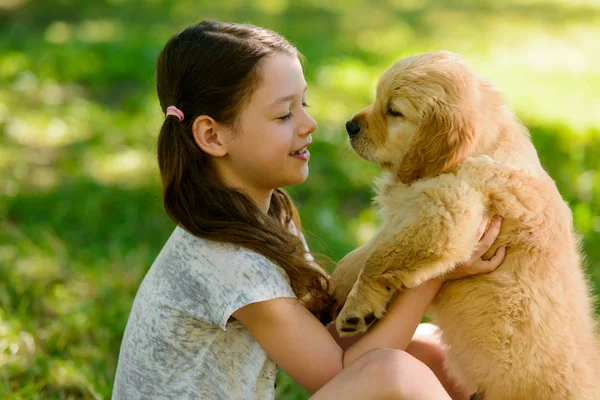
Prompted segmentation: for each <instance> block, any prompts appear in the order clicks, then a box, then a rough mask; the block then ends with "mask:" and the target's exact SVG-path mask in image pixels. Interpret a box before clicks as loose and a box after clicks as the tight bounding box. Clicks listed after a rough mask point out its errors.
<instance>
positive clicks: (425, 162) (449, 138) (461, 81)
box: [346, 51, 483, 183]
mask: <svg viewBox="0 0 600 400" xmlns="http://www.w3.org/2000/svg"><path fill="white" fill-rule="evenodd" d="M480 87H482V85H481V84H480V80H479V78H478V77H477V76H476V75H475V74H474V73H473V72H472V71H471V69H470V68H469V67H468V66H467V65H466V64H465V63H464V62H463V61H462V60H461V59H460V58H459V57H458V56H457V55H455V54H452V53H450V52H446V51H439V52H433V53H426V54H423V55H420V56H414V57H409V58H406V59H403V60H401V61H399V62H397V63H396V64H394V65H393V66H391V67H390V68H389V69H388V70H387V71H386V72H385V73H384V74H383V75H382V77H381V79H380V80H379V83H378V85H377V94H376V99H375V102H374V103H373V104H371V105H369V106H368V107H366V108H365V109H363V110H362V111H360V112H358V113H357V114H356V115H354V116H353V118H352V119H351V120H350V121H348V122H347V123H346V130H347V131H348V135H349V136H350V143H351V145H352V147H353V148H354V150H355V151H356V152H357V153H358V155H360V156H361V157H363V158H364V159H366V160H368V161H371V162H376V163H379V164H381V165H383V166H384V167H387V168H389V169H393V170H394V171H397V173H398V177H399V179H400V181H401V182H403V183H410V182H412V181H414V180H416V179H419V178H424V177H430V176H435V175H438V174H440V173H441V172H443V171H444V170H447V169H449V168H452V167H453V166H456V165H458V164H460V163H461V162H462V161H463V160H464V159H465V158H466V157H467V156H468V155H469V153H470V152H471V151H472V150H473V148H474V146H475V143H476V141H477V132H478V128H479V126H478V125H480V123H479V121H480V117H479V116H480V114H481V112H482V110H480V109H479V108H480V107H481V106H482V103H483V102H482V99H481V98H482V96H481V89H480Z"/></svg>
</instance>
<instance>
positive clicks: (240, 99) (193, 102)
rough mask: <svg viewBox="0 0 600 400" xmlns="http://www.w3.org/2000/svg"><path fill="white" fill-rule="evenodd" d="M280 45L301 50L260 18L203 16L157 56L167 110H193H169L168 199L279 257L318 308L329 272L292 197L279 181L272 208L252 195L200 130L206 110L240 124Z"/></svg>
mask: <svg viewBox="0 0 600 400" xmlns="http://www.w3.org/2000/svg"><path fill="white" fill-rule="evenodd" d="M276 52H279V53H284V54H289V55H293V56H296V57H301V56H300V54H299V53H298V51H297V50H296V48H295V47H294V46H292V45H291V44H290V43H289V42H288V41H287V40H285V39H284V38H283V37H281V36H280V35H278V34H276V33H275V32H272V31H270V30H267V29H263V28H259V27H256V26H253V25H244V24H233V23H221V22H215V21H202V22H200V23H198V24H195V25H192V26H189V27H187V28H186V29H184V30H182V31H181V32H179V33H177V34H175V35H174V36H173V37H171V38H170V39H169V41H168V42H167V44H166V45H165V47H164V49H163V50H162V51H161V53H160V55H159V57H158V62H157V93H158V98H159V101H160V106H161V108H162V110H163V112H165V111H166V108H167V107H169V106H171V105H175V106H177V108H179V109H180V110H181V111H182V112H183V113H184V115H185V118H184V119H183V121H181V122H180V121H179V119H178V118H177V117H174V116H167V117H166V118H165V120H164V122H163V125H162V127H161V129H160V135H159V137H158V164H159V168H160V173H161V178H162V184H163V197H164V206H165V210H166V211H167V214H168V215H169V217H170V218H171V219H172V220H173V221H174V222H175V223H176V224H178V225H180V226H181V227H183V228H184V229H185V230H187V231H188V232H190V233H192V234H193V235H196V236H198V237H202V238H207V239H211V240H218V241H222V242H229V243H233V244H237V245H240V246H243V247H246V248H248V249H250V250H253V251H255V252H257V253H260V254H262V255H264V256H265V257H267V258H269V259H270V260H271V261H273V262H274V263H276V264H277V265H279V266H280V267H281V268H283V269H284V270H285V271H286V273H287V274H288V276H289V278H290V282H291V286H292V289H293V290H294V293H295V294H296V296H297V297H298V298H299V299H302V300H303V301H305V304H306V306H307V308H309V310H311V311H312V312H313V313H315V314H316V313H317V312H319V311H322V310H323V309H324V308H325V307H328V305H329V304H330V297H329V294H328V277H327V275H326V274H325V273H323V272H322V271H321V270H320V269H318V268H316V267H315V266H313V265H311V263H310V262H309V261H308V260H307V258H306V255H307V254H306V249H305V247H304V244H303V242H302V240H301V239H300V237H299V236H298V235H295V234H293V233H291V232H290V230H289V228H290V221H292V220H294V223H295V225H296V227H297V229H298V232H299V231H300V219H299V217H298V213H297V211H296V209H295V207H294V204H293V202H292V200H291V199H290V197H289V196H288V195H287V194H286V193H285V192H284V191H283V190H281V189H276V190H275V191H274V193H273V196H272V197H271V204H270V208H269V212H268V215H265V214H264V213H263V212H262V211H261V210H260V209H259V207H258V206H257V204H256V203H255V202H254V201H252V200H251V199H250V198H249V197H248V196H247V195H245V194H244V193H242V192H240V191H238V190H235V189H232V188H230V187H227V186H225V185H224V184H223V183H221V182H220V181H219V180H218V179H216V177H215V174H214V172H213V171H212V170H211V168H210V163H209V157H210V156H209V155H207V154H206V153H204V152H203V151H202V150H201V149H200V148H199V147H198V146H197V145H196V143H195V141H194V138H193V135H192V124H193V122H194V120H195V119H196V117H198V116H200V115H208V116H210V117H212V118H213V119H215V120H216V121H218V122H219V123H222V124H225V125H229V126H231V125H233V124H235V123H236V121H237V116H238V114H239V113H240V111H241V109H242V108H243V106H244V104H245V102H247V100H248V99H249V98H250V95H251V94H252V92H253V90H254V89H255V88H256V87H257V86H258V84H259V83H260V78H261V76H260V70H259V63H260V61H261V60H263V59H265V57H268V56H269V55H271V54H273V53H276ZM308 299H310V300H308Z"/></svg>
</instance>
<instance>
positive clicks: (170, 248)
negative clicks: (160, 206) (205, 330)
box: [144, 227, 296, 329]
mask: <svg viewBox="0 0 600 400" xmlns="http://www.w3.org/2000/svg"><path fill="white" fill-rule="evenodd" d="M144 286H146V287H145V289H144V291H146V292H148V293H152V296H153V297H154V298H156V297H157V296H159V297H160V298H161V299H163V301H166V302H167V303H168V305H169V306H170V307H172V308H177V309H180V310H184V311H185V312H186V313H192V314H193V315H194V316H196V317H198V318H201V319H203V320H205V321H207V322H210V323H212V324H214V325H217V326H219V327H221V328H222V329H225V324H226V322H227V320H228V318H229V317H230V316H231V314H232V313H233V312H234V311H235V310H237V309H238V308H240V307H242V306H243V305H245V304H249V303H252V302H256V301H264V300H268V299H272V298H277V297H296V296H295V294H294V292H293V290H292V288H291V286H290V280H289V277H288V275H287V274H286V273H285V271H284V270H283V269H282V268H281V267H279V266H278V265H276V264H275V263H273V262H272V261H271V260H269V259H268V258H266V257H265V256H263V255H262V254H259V253H256V252H254V251H252V250H249V249H246V248H244V247H241V246H236V245H234V244H231V243H223V242H217V241H212V240H208V239H203V238H198V237H196V236H194V235H192V234H191V233H189V232H187V231H185V230H184V229H183V228H180V227H177V228H175V230H174V231H173V234H172V235H171V237H170V238H169V239H168V241H167V243H166V244H165V246H164V247H163V249H162V251H161V252H160V254H159V256H158V257H157V259H156V261H155V262H154V264H153V265H152V267H151V269H150V272H149V273H148V275H147V282H145V285H144Z"/></svg>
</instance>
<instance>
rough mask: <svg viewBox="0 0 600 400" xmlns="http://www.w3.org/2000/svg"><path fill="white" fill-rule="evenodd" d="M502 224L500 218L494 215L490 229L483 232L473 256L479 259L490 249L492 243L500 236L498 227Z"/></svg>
mask: <svg viewBox="0 0 600 400" xmlns="http://www.w3.org/2000/svg"><path fill="white" fill-rule="evenodd" d="M501 223H502V217H500V216H499V215H496V216H495V217H494V219H492V223H491V224H490V227H489V228H488V229H487V231H485V233H484V234H483V237H482V238H481V240H479V244H478V245H477V247H476V248H475V252H474V256H476V257H481V256H482V255H483V254H485V252H486V251H488V250H489V249H490V247H492V245H493V244H494V241H495V240H496V238H497V237H498V235H499V234H500V225H501Z"/></svg>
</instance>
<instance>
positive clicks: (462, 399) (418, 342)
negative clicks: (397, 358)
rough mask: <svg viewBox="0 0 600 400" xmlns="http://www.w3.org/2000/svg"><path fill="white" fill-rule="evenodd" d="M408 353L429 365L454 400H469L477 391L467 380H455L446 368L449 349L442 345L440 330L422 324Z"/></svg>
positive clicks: (409, 346) (433, 326) (430, 325)
mask: <svg viewBox="0 0 600 400" xmlns="http://www.w3.org/2000/svg"><path fill="white" fill-rule="evenodd" d="M406 352H407V353H409V354H410V355H412V356H413V357H415V358H417V359H418V360H420V361H421V362H423V363H424V364H425V365H427V366H428V367H429V368H430V369H431V370H432V371H433V373H434V374H435V376H436V377H437V379H438V380H439V381H440V382H441V384H442V385H443V387H444V389H445V390H446V391H447V392H448V393H449V394H450V396H451V397H452V399H454V400H467V399H469V396H470V395H471V394H473V393H475V392H476V391H477V388H476V387H474V386H473V385H472V384H471V383H469V382H468V380H467V379H461V380H460V381H457V380H453V379H451V378H450V377H449V376H448V373H447V372H446V368H445V366H444V363H445V358H446V352H447V348H446V347H445V346H444V345H443V344H442V341H441V338H440V334H439V328H438V327H437V326H435V325H433V324H420V325H419V327H418V328H417V331H416V332H415V334H414V336H413V338H412V340H411V342H410V344H409V345H408V348H407V349H406Z"/></svg>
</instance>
